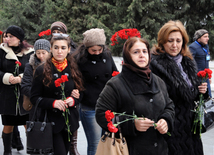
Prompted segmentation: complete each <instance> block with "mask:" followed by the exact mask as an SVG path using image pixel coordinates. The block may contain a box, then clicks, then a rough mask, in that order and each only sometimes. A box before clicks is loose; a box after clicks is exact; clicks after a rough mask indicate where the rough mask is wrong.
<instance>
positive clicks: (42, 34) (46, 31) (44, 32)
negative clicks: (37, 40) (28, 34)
mask: <svg viewBox="0 0 214 155" xmlns="http://www.w3.org/2000/svg"><path fill="white" fill-rule="evenodd" d="M44 35H46V36H49V35H51V30H50V29H48V30H45V31H42V32H40V33H39V37H42V36H44Z"/></svg>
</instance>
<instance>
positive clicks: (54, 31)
mask: <svg viewBox="0 0 214 155" xmlns="http://www.w3.org/2000/svg"><path fill="white" fill-rule="evenodd" d="M53 33H61V34H63V33H62V32H61V31H59V30H53V32H52V34H53Z"/></svg>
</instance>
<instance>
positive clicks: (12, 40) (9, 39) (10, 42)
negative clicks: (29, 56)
mask: <svg viewBox="0 0 214 155" xmlns="http://www.w3.org/2000/svg"><path fill="white" fill-rule="evenodd" d="M6 40H7V43H8V45H9V46H19V42H20V40H19V39H18V38H16V37H15V36H13V35H12V34H10V33H7V39H6Z"/></svg>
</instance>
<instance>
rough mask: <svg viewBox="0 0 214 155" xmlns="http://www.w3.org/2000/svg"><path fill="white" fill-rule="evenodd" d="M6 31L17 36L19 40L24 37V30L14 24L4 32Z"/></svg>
mask: <svg viewBox="0 0 214 155" xmlns="http://www.w3.org/2000/svg"><path fill="white" fill-rule="evenodd" d="M7 33H10V34H12V35H13V36H15V37H17V38H18V39H19V40H20V41H21V42H22V41H23V40H24V37H25V33H24V31H23V30H22V29H21V28H20V27H18V26H16V25H12V26H9V27H8V28H7V31H6V34H7Z"/></svg>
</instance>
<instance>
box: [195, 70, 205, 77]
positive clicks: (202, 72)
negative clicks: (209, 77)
mask: <svg viewBox="0 0 214 155" xmlns="http://www.w3.org/2000/svg"><path fill="white" fill-rule="evenodd" d="M206 74H207V73H206V72H205V71H199V72H198V73H197V76H198V77H201V78H205V77H206Z"/></svg>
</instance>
